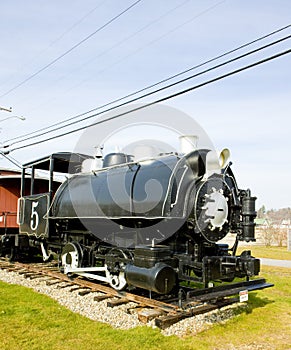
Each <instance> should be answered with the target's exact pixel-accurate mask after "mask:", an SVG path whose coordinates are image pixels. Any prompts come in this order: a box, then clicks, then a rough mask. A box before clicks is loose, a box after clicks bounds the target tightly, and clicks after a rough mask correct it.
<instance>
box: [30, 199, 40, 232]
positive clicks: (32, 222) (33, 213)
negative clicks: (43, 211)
mask: <svg viewBox="0 0 291 350" xmlns="http://www.w3.org/2000/svg"><path fill="white" fill-rule="evenodd" d="M37 206H38V202H32V206H31V215H30V218H31V220H30V228H31V229H32V230H33V231H35V230H36V229H37V227H38V224H39V217H38V213H37V211H36V210H35V208H36V207H37Z"/></svg>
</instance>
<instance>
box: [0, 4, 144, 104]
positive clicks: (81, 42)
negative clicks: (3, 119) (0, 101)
mask: <svg viewBox="0 0 291 350" xmlns="http://www.w3.org/2000/svg"><path fill="white" fill-rule="evenodd" d="M141 1H143V0H136V1H135V2H134V3H133V4H131V5H130V6H128V7H127V8H126V9H125V10H123V11H121V12H120V13H118V14H117V15H116V16H114V17H113V18H111V19H110V20H109V21H107V22H106V23H105V24H103V25H102V26H100V27H98V28H97V29H96V30H95V31H94V32H92V33H91V34H89V35H87V36H86V37H85V38H84V39H82V40H81V41H79V42H78V43H77V44H75V45H73V46H72V47H71V48H70V49H68V50H67V51H65V52H64V53H63V54H61V55H60V56H58V57H57V58H55V59H54V60H52V61H51V62H49V63H48V64H47V65H45V66H44V67H42V68H41V69H39V70H38V71H36V72H35V73H33V74H31V75H30V76H29V77H27V78H26V79H24V80H22V81H21V82H20V83H18V84H17V85H15V86H14V87H12V88H11V89H9V90H8V91H6V92H5V93H3V94H2V95H0V98H1V97H4V96H7V95H8V94H10V93H11V92H12V91H14V90H16V89H18V88H19V87H20V86H22V85H24V84H25V83H27V82H28V81H29V80H31V79H33V78H34V77H35V76H37V75H38V74H40V73H41V72H43V71H44V70H46V69H47V68H49V67H51V66H52V65H53V64H55V63H56V62H58V61H59V60H61V59H62V58H63V57H65V56H66V55H68V54H69V53H71V52H72V51H73V50H75V49H76V48H77V47H79V46H80V45H82V44H83V43H84V42H86V41H87V40H89V39H90V38H92V37H93V36H94V35H95V34H97V33H98V32H100V31H101V30H102V29H104V28H106V27H107V26H109V25H110V24H111V23H112V22H114V21H116V20H117V19H118V18H119V17H121V16H122V15H123V14H125V13H126V12H128V11H129V10H131V9H132V8H133V7H134V6H136V5H137V4H138V3H140V2H141Z"/></svg>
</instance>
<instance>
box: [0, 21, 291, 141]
mask: <svg viewBox="0 0 291 350" xmlns="http://www.w3.org/2000/svg"><path fill="white" fill-rule="evenodd" d="M289 27H291V24H289V25H287V26H284V27H281V28H279V29H277V30H275V31H273V32H271V33H268V34H266V35H264V36H261V37H259V38H257V39H255V40H252V41H250V42H248V43H245V44H243V45H240V46H238V47H237V48H235V49H232V50H230V51H227V52H225V53H223V54H220V55H218V56H215V57H214V58H211V59H209V60H207V61H204V62H203V63H200V64H198V65H195V66H192V67H190V68H188V69H186V70H184V71H182V72H179V73H176V74H174V75H172V76H170V77H168V78H166V79H163V80H160V81H158V82H156V83H154V84H151V85H148V86H146V87H144V88H142V89H140V90H137V91H135V92H133V93H130V94H127V95H125V96H123V97H121V98H118V99H115V100H113V101H110V102H108V103H106V104H103V105H101V106H98V107H95V108H93V109H91V110H89V111H86V112H84V113H81V114H78V115H76V116H73V117H70V118H68V119H65V120H63V121H60V122H57V123H54V124H51V125H50V126H47V127H44V128H41V129H38V130H35V131H33V132H30V133H27V134H24V135H20V136H17V137H14V138H11V139H8V140H6V141H4V142H3V143H4V144H6V143H9V142H10V144H9V145H5V147H6V148H7V147H10V146H12V145H14V144H17V143H20V142H24V141H28V140H30V139H32V138H35V137H40V136H43V135H45V134H48V133H51V132H53V131H56V130H58V129H62V128H66V127H68V126H71V125H74V124H77V123H80V122H83V121H85V120H87V119H89V118H92V116H89V117H86V118H83V119H80V120H78V121H75V122H73V123H69V124H66V125H63V126H61V127H59V128H58V129H52V130H49V129H51V128H53V127H57V126H60V125H62V124H64V123H68V122H70V121H72V120H74V119H77V118H81V117H83V116H85V115H87V114H89V113H92V112H95V111H97V110H100V109H102V108H105V107H108V106H110V105H113V104H115V103H118V102H121V101H123V100H125V99H127V98H130V97H132V96H135V95H137V94H140V93H142V92H144V91H146V90H149V89H151V88H154V87H156V86H158V85H161V84H163V83H166V82H168V81H170V80H172V79H175V78H177V77H179V76H181V75H184V74H186V73H189V72H191V71H193V70H195V69H198V68H200V67H203V66H204V65H207V64H209V63H211V62H214V61H216V60H218V59H220V58H223V57H225V56H227V55H230V54H232V53H234V52H236V51H239V50H241V49H243V48H246V47H248V46H250V45H252V44H254V43H257V42H259V41H261V40H263V39H266V38H268V37H270V36H273V35H275V34H278V33H279V32H281V31H284V30H286V29H288V28H289ZM286 38H289V37H286ZM284 40H285V39H284ZM275 43H277V42H275ZM263 48H265V47H263ZM251 53H252V52H251ZM251 53H249V54H251ZM224 64H226V63H224ZM219 66H220V65H218V66H215V67H212V68H210V70H213V69H215V68H216V67H219ZM207 71H208V70H206V71H204V72H207ZM204 72H201V73H199V74H200V75H201V74H202V73H203V74H204ZM192 77H193V76H190V77H188V78H185V79H187V80H189V79H191V78H192ZM194 77H195V76H194ZM183 81H184V80H182V82H183ZM179 82H180V81H179ZM179 82H178V83H179ZM175 84H176V83H175ZM168 86H169V85H167V86H166V87H164V88H162V89H166V88H168ZM171 86H172V84H171V85H170V86H169V87H171ZM159 91H161V90H160V89H159V90H155V91H153V92H151V93H149V94H146V95H142V96H140V97H137V98H135V99H132V100H129V101H127V102H125V103H123V104H120V105H117V106H114V107H112V108H110V109H107V110H105V111H102V112H101V113H100V114H102V113H105V112H108V111H111V110H112V109H115V108H119V107H121V106H124V105H126V104H129V103H132V102H135V101H137V100H138V99H141V98H144V97H146V96H149V95H150V94H153V93H156V92H159ZM94 116H96V115H94ZM45 130H48V131H47V132H43V133H41V132H42V131H45ZM36 133H40V134H38V135H35V134H36ZM31 135H34V136H31ZM27 136H30V137H27ZM18 139H21V140H18ZM14 140H18V141H15V142H12V143H11V141H14Z"/></svg>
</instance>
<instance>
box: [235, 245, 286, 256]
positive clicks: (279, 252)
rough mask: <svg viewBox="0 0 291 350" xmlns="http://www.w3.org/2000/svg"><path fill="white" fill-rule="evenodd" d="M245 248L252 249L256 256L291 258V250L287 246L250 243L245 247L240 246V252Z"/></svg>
mask: <svg viewBox="0 0 291 350" xmlns="http://www.w3.org/2000/svg"><path fill="white" fill-rule="evenodd" d="M243 250H251V251H252V255H253V256H255V257H256V258H267V259H279V260H291V251H288V250H287V248H286V247H264V246H255V245H249V246H245V247H239V249H238V253H239V254H240V253H241V252H242V251H243Z"/></svg>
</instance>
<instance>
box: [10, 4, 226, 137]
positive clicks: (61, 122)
mask: <svg viewBox="0 0 291 350" xmlns="http://www.w3.org/2000/svg"><path fill="white" fill-rule="evenodd" d="M189 1H190V0H185V1H183V2H182V3H181V4H179V5H177V6H175V7H174V8H172V9H170V10H169V11H167V12H166V13H165V14H164V15H162V16H160V17H159V18H157V19H155V20H153V21H151V22H150V23H149V24H147V25H146V26H144V27H142V28H141V29H139V30H138V31H137V32H135V33H133V34H132V35H130V36H128V37H127V38H125V39H123V40H121V41H119V42H118V43H117V44H115V45H113V46H111V47H110V48H109V49H107V50H105V51H103V52H102V53H101V54H99V55H98V56H97V57H100V56H101V55H103V54H105V53H107V52H109V51H110V50H112V49H114V48H115V47H117V46H119V45H121V44H122V43H124V42H125V41H127V40H128V39H130V38H132V37H134V36H135V35H137V34H139V33H140V32H142V31H143V30H144V29H146V28H148V27H149V26H151V25H152V24H154V23H156V22H158V21H159V20H160V19H161V18H163V17H165V16H167V15H168V14H170V13H171V12H173V11H175V10H177V9H178V8H180V7H181V6H183V5H185V3H187V2H189ZM225 1H226V0H223V1H220V2H218V3H216V4H214V5H212V6H211V7H208V8H207V9H205V10H204V11H202V12H200V13H199V14H196V15H195V16H194V17H192V18H191V19H190V20H188V21H187V22H184V23H183V24H182V25H179V26H177V27H175V28H174V29H173V30H171V31H170V32H168V33H167V34H169V33H172V32H173V31H175V30H176V29H178V28H180V27H181V26H183V25H185V24H187V23H188V22H190V21H193V19H195V18H198V17H200V16H202V15H204V14H205V13H207V12H209V11H210V10H212V9H214V8H216V7H217V6H218V5H221V4H222V3H224V2H225ZM164 36H165V35H164ZM164 36H162V37H164ZM160 39H161V37H159V38H158V39H156V40H154V41H152V42H151V43H150V44H152V43H154V42H156V41H157V40H160ZM150 44H149V45H150ZM147 46H148V45H147ZM138 51H139V50H137V51H135V52H134V53H136V52H138ZM130 56H131V54H129V55H127V56H126V57H125V58H126V59H127V58H128V57H130ZM95 58H96V57H95ZM95 58H94V59H95ZM125 58H123V59H122V60H124V59H125ZM89 62H91V61H88V62H87V63H89ZM119 62H120V60H119V61H117V63H119ZM103 71H104V70H103ZM103 71H101V72H103ZM179 74H183V72H182V73H179ZM179 74H178V75H179ZM170 79H171V78H168V79H165V80H164V81H167V80H170ZM162 82H163V81H162ZM162 82H161V83H162ZM158 84H159V83H155V84H153V85H152V86H149V87H147V88H143V89H141V90H139V91H137V92H135V93H131V94H129V95H127V96H124V97H122V98H119V99H117V100H115V101H112V102H109V103H108V104H106V105H103V106H100V107H97V108H94V109H93V110H90V111H88V112H83V113H81V114H78V115H76V116H74V117H70V118H68V119H66V120H63V121H60V122H58V123H55V124H52V125H49V126H47V127H43V128H40V129H38V130H35V131H33V132H29V133H27V134H25V135H20V136H17V137H14V138H12V139H9V140H6V141H5V142H9V141H11V140H15V139H18V138H21V137H25V136H28V135H32V134H34V133H37V132H40V131H43V130H47V129H49V128H51V127H54V126H57V125H61V124H63V123H65V122H67V121H70V120H73V119H76V118H79V117H81V116H83V115H86V114H88V113H91V112H92V111H94V110H96V109H100V108H103V107H105V106H107V105H109V104H113V103H115V102H118V101H120V100H123V99H125V98H127V97H129V96H132V95H134V94H137V93H139V92H141V91H143V90H146V89H148V88H151V87H154V86H155V85H158Z"/></svg>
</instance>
